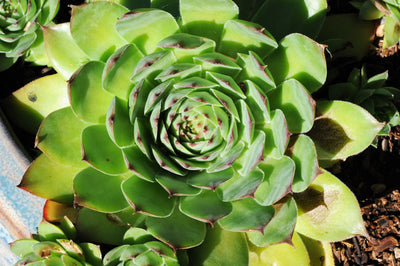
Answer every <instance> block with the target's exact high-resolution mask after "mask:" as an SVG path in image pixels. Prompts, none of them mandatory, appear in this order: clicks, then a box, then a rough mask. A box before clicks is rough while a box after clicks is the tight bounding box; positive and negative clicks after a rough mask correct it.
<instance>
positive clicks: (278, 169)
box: [254, 156, 295, 206]
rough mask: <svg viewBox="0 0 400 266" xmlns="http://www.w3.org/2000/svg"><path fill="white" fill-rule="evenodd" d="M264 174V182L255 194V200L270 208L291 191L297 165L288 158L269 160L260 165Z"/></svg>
mask: <svg viewBox="0 0 400 266" xmlns="http://www.w3.org/2000/svg"><path fill="white" fill-rule="evenodd" d="M258 167H259V168H260V169H261V170H262V171H263V172H264V180H263V181H262V182H261V184H260V185H259V186H258V188H257V190H256V192H255V193H254V198H255V200H256V201H257V202H258V203H259V204H261V205H263V206H268V205H272V204H274V203H275V202H276V201H278V200H280V199H281V198H282V197H283V196H285V195H286V194H287V193H288V192H289V191H290V185H291V184H292V181H293V176H294V173H295V164H294V162H293V160H291V159H290V158H289V157H287V156H283V157H282V158H280V159H273V158H268V159H266V160H265V161H262V162H260V163H259V164H258Z"/></svg>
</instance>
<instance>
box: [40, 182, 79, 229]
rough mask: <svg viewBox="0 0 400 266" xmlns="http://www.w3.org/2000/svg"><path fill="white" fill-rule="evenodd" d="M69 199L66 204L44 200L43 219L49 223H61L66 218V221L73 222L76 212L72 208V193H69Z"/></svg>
mask: <svg viewBox="0 0 400 266" xmlns="http://www.w3.org/2000/svg"><path fill="white" fill-rule="evenodd" d="M71 180H72V178H71ZM71 183H72V182H71ZM71 186H72V184H71ZM71 190H72V189H71ZM71 198H72V199H71V200H70V201H69V202H68V203H58V202H56V201H52V200H46V202H45V204H44V206H43V218H44V219H46V221H49V222H61V221H62V220H63V219H64V217H68V219H70V220H74V221H75V220H76V216H77V213H78V211H77V210H76V209H75V208H74V207H72V204H73V192H72V193H71Z"/></svg>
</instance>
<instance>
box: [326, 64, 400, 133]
mask: <svg viewBox="0 0 400 266" xmlns="http://www.w3.org/2000/svg"><path fill="white" fill-rule="evenodd" d="M388 76H389V74H388V72H387V71H385V72H383V73H380V74H377V75H374V76H372V77H370V78H368V76H367V72H366V69H365V67H362V68H361V69H357V68H355V69H353V71H352V72H351V73H350V75H349V77H348V79H347V82H343V83H336V84H333V85H331V86H329V98H330V99H331V100H344V101H350V102H353V103H355V104H357V105H360V106H362V107H363V108H365V109H366V110H367V111H368V112H369V113H371V114H372V115H373V116H374V117H375V118H376V119H377V120H378V121H380V122H385V126H384V128H383V129H382V130H381V132H380V134H383V135H386V134H388V133H389V131H390V128H391V127H394V126H397V125H398V124H399V122H400V116H399V112H398V111H397V108H396V106H395V103H396V102H398V101H399V97H400V94H399V92H400V91H399V89H397V88H394V87H390V86H386V84H385V83H386V80H387V78H388Z"/></svg>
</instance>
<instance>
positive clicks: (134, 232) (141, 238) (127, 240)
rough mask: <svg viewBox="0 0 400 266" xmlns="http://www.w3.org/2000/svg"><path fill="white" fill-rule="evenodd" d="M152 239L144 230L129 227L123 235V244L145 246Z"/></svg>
mask: <svg viewBox="0 0 400 266" xmlns="http://www.w3.org/2000/svg"><path fill="white" fill-rule="evenodd" d="M153 240H154V237H153V236H152V235H151V234H150V233H149V232H147V231H146V230H145V229H142V228H138V227H131V228H129V230H128V231H126V233H125V235H124V244H129V245H135V244H145V243H146V242H149V241H153Z"/></svg>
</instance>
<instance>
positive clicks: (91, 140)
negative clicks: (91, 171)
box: [82, 125, 128, 175]
mask: <svg viewBox="0 0 400 266" xmlns="http://www.w3.org/2000/svg"><path fill="white" fill-rule="evenodd" d="M82 156H83V160H85V161H87V162H88V163H89V164H90V165H92V166H93V167H94V168H96V169H98V170H99V171H101V172H104V173H106V174H110V175H119V174H123V173H126V172H128V167H127V166H126V164H125V160H124V156H123V153H122V150H121V149H120V148H119V147H118V146H117V145H115V143H114V142H113V141H112V140H111V139H110V137H109V135H108V132H107V129H106V126H105V125H93V126H89V127H87V128H85V129H84V130H83V132H82Z"/></svg>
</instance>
